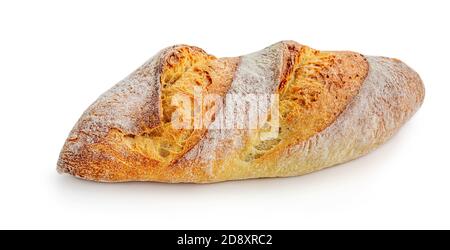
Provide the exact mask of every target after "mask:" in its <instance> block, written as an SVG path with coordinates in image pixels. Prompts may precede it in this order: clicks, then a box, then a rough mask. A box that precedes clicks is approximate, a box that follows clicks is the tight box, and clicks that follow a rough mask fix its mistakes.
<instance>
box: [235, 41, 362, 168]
mask: <svg viewBox="0 0 450 250" xmlns="http://www.w3.org/2000/svg"><path fill="white" fill-rule="evenodd" d="M367 72H368V64H367V61H366V59H365V58H364V56H362V55H359V54H356V53H350V52H321V51H318V50H314V49H311V48H309V47H307V46H302V45H298V44H287V45H286V55H285V67H284V72H283V73H284V74H282V79H281V81H280V83H279V86H278V94H279V109H280V112H279V115H280V117H279V120H280V128H279V137H278V138H275V139H272V140H262V139H261V136H260V134H261V133H262V132H264V130H259V131H257V132H256V133H255V134H254V136H253V137H252V138H251V139H250V140H249V141H248V143H247V145H246V146H245V147H244V149H243V150H242V152H241V159H242V160H243V161H245V162H251V161H254V160H261V161H263V160H264V159H265V157H270V155H272V154H276V152H278V151H280V150H283V149H285V148H289V145H295V144H297V143H299V142H301V141H305V140H307V139H308V138H310V137H311V136H313V135H315V134H317V133H318V132H320V131H322V130H324V129H325V128H327V127H328V126H330V124H331V123H333V122H334V121H335V119H336V118H337V117H338V116H339V114H341V113H342V111H344V110H345V108H346V107H347V105H348V103H349V102H350V100H351V99H352V97H354V96H355V95H356V94H357V92H358V90H359V89H360V87H361V84H362V83H363V81H364V79H365V78H366V76H367Z"/></svg>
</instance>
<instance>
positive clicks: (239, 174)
mask: <svg viewBox="0 0 450 250" xmlns="http://www.w3.org/2000/svg"><path fill="white" fill-rule="evenodd" d="M181 48H192V49H195V50H201V49H199V48H196V47H191V46H187V45H177V46H173V47H169V48H166V49H164V50H162V51H161V52H159V53H158V54H157V55H156V56H155V57H153V58H152V59H150V60H149V61H148V62H146V63H145V64H144V65H143V66H141V67H140V68H139V69H138V70H136V71H135V72H134V73H132V74H131V75H130V76H128V77H127V78H125V79H124V80H122V81H121V82H120V83H118V84H117V85H116V86H114V87H113V88H112V89H111V90H109V91H108V92H106V93H105V94H103V95H102V96H101V97H100V98H99V99H98V100H97V101H96V102H95V103H94V104H93V105H91V106H90V107H89V108H88V110H87V111H86V112H85V113H84V114H83V116H82V117H81V118H80V120H79V121H78V122H77V124H76V125H75V127H74V129H73V130H72V132H71V133H70V135H69V137H68V139H67V141H66V143H65V145H64V147H63V149H62V152H61V155H60V159H59V161H58V167H57V169H58V171H59V172H60V173H68V174H71V175H73V176H76V177H79V178H83V179H87V180H94V181H101V182H125V181H157V182H170V183H178V182H187V183H211V182H221V181H227V180H237V179H248V178H265V177H285V176H297V175H303V174H306V173H310V172H313V171H317V170H320V169H323V168H326V167H331V166H334V165H336V164H340V163H343V162H346V161H349V160H352V159H355V158H358V157H360V156H362V155H364V154H367V153H369V152H370V151H372V150H373V149H375V148H376V147H378V146H379V145H381V144H382V143H384V142H385V141H386V140H388V139H389V138H390V137H391V136H392V135H393V134H394V133H395V132H396V131H397V130H398V129H399V128H400V127H401V126H402V125H403V124H404V123H405V122H406V121H407V120H408V119H409V118H410V117H411V116H412V115H413V114H414V113H415V112H416V110H417V109H418V108H419V107H420V105H421V104H422V102H423V99H424V87H423V83H422V81H421V79H420V77H419V75H418V74H417V73H416V72H414V71H413V70H412V69H411V68H409V67H408V66H407V65H406V64H404V63H402V62H400V61H399V60H396V59H389V58H384V57H367V56H362V55H360V54H357V53H353V52H330V54H331V55H332V56H333V64H332V65H331V66H326V67H323V69H322V70H321V71H318V73H317V77H319V78H320V79H322V78H323V79H322V80H320V81H321V82H322V83H323V84H324V85H323V86H327V88H329V89H332V90H329V91H331V92H330V93H334V94H335V95H336V100H335V101H333V100H331V99H330V100H328V99H323V100H319V101H317V103H319V104H314V103H313V104H312V105H324V109H323V110H324V111H323V112H322V111H321V112H319V113H318V114H315V115H318V116H319V118H320V117H322V116H323V117H324V118H323V119H324V120H323V121H324V122H321V123H317V125H316V124H313V125H311V126H313V127H312V128H313V129H315V130H314V131H315V132H314V133H313V134H311V133H307V132H305V133H304V135H302V136H301V134H302V133H303V131H301V130H299V131H300V132H302V133H296V135H295V136H290V137H296V139H295V138H294V139H292V140H289V141H287V140H284V141H283V142H282V143H280V145H279V146H277V147H275V148H274V149H273V150H271V151H270V152H267V154H265V155H264V156H263V157H261V158H260V159H255V160H251V161H249V162H246V161H245V160H243V158H242V154H244V152H246V151H245V145H248V143H249V140H250V139H251V138H253V137H254V133H257V132H258V131H249V130H213V129H211V128H209V129H205V131H204V133H201V134H200V136H199V137H198V138H197V139H196V140H195V143H192V145H190V146H189V148H188V150H186V151H184V152H183V153H182V154H181V155H180V157H179V158H177V159H176V160H174V161H172V162H170V164H162V163H161V162H160V161H158V160H155V159H153V158H152V157H149V156H148V155H145V154H143V153H142V152H139V151H138V150H136V149H135V148H133V147H130V145H129V144H127V141H126V140H127V136H131V137H134V136H139V135H142V134H144V133H146V132H148V131H149V130H150V129H153V128H156V127H157V126H159V125H160V124H161V122H162V121H161V119H162V117H163V114H162V112H163V107H162V104H161V97H162V96H161V95H162V94H161V93H162V92H161V79H160V78H161V73H162V71H163V69H164V68H165V67H167V63H168V60H169V59H170V57H171V56H172V55H173V54H174V53H177V51H178V50H179V49H181ZM303 48H307V47H305V46H303V45H300V44H298V43H296V42H293V41H284V42H280V43H277V44H274V45H272V46H270V47H268V48H266V49H264V50H262V51H259V52H256V53H253V54H250V55H247V56H243V57H240V58H225V59H217V60H220V61H218V62H219V63H220V65H221V66H220V67H221V68H220V69H218V71H219V72H223V74H221V75H220V76H218V77H217V79H215V80H214V81H215V82H219V83H221V84H220V85H221V86H226V87H225V88H224V89H222V92H224V93H223V94H225V92H226V93H241V94H250V93H253V94H255V93H256V94H267V95H269V94H272V93H275V92H277V91H279V89H280V88H284V84H286V82H287V80H286V79H288V78H289V77H290V75H292V74H293V72H292V71H293V69H294V68H295V55H297V54H298V53H300V52H299V51H302V49H303ZM202 53H204V52H203V51H202ZM318 53H319V52H318ZM333 65H334V66H333ZM325 71H326V72H327V73H326V75H327V76H325V75H323V74H324V72H325ZM356 75H357V76H358V77H357V78H353V79H352V77H354V76H356ZM327 77H328V78H327ZM330 77H331V79H329V78H330ZM334 78H335V79H334ZM327 79H328V80H327ZM333 79H334V80H333ZM280 86H281V87H280ZM224 90H226V91H224ZM219 92H220V91H219ZM322 96H326V95H325V94H322V95H319V98H321V97H322ZM314 100H316V98H314ZM303 103H304V102H303ZM333 107H334V108H333ZM223 108H224V107H223ZM311 108H312V109H313V110H318V106H317V107H316V106H311ZM329 110H332V112H331V111H330V114H328V113H327V112H328V111H329ZM243 112H245V111H243ZM302 112H305V114H306V115H308V114H310V113H308V112H309V111H308V110H307V108H304V109H302ZM221 114H223V113H218V114H217V116H218V117H217V118H216V120H215V122H219V121H221V120H222V119H225V117H220V116H221ZM310 116H311V115H310ZM310 116H305V117H306V118H308V117H310ZM325 118H326V119H325ZM321 119H322V118H321ZM316 120H317V119H316ZM211 126H214V122H213V123H212V124H211Z"/></svg>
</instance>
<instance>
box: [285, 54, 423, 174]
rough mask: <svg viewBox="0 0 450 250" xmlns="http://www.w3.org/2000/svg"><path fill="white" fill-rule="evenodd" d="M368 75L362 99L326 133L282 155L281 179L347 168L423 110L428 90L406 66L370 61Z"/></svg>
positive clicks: (356, 100)
mask: <svg viewBox="0 0 450 250" xmlns="http://www.w3.org/2000/svg"><path fill="white" fill-rule="evenodd" d="M366 58H367V59H368V62H369V73H368V76H367V78H366V80H365V81H364V83H363V85H362V87H361V90H360V92H359V94H358V95H357V96H356V97H355V98H354V100H353V101H352V103H350V104H349V106H348V108H347V109H346V110H345V111H344V113H342V115H341V116H340V117H338V119H337V120H336V122H335V123H333V124H332V125H331V126H330V127H328V128H327V129H326V130H324V131H323V132H321V133H319V134H317V135H316V136H314V137H312V138H311V139H309V140H308V141H306V142H304V143H302V144H300V145H297V146H294V147H292V148H290V149H288V150H286V151H285V152H284V154H283V155H282V156H281V157H280V159H279V161H278V162H277V165H278V166H279V175H280V176H289V175H299V174H305V173H309V172H313V171H316V170H319V169H322V168H326V167H330V166H333V165H336V164H339V163H344V162H346V161H350V160H352V159H355V158H358V157H360V156H362V155H364V154H367V153H369V152H370V151H372V150H374V149H375V148H376V147H378V146H379V145H381V144H382V143H384V142H385V141H386V140H388V139H389V138H390V137H391V136H392V135H393V134H394V133H395V132H396V131H397V130H398V129H399V128H400V127H401V126H402V125H403V124H404V123H405V122H406V121H407V120H408V119H409V118H410V117H411V116H412V115H413V114H414V113H415V112H416V111H417V109H418V108H419V107H420V105H421V104H422V102H423V98H424V88H423V85H422V81H421V79H420V77H419V76H418V75H417V73H415V72H414V71H413V70H412V69H410V68H409V67H408V66H407V65H406V64H404V63H402V62H400V61H398V60H395V59H388V58H384V57H366Z"/></svg>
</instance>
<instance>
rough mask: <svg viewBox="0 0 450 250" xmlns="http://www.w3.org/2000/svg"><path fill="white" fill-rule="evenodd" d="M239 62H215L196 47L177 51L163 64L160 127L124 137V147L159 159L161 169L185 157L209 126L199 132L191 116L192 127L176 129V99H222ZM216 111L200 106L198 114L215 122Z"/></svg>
mask: <svg viewBox="0 0 450 250" xmlns="http://www.w3.org/2000/svg"><path fill="white" fill-rule="evenodd" d="M237 62H238V59H216V58H215V57H214V56H211V55H208V54H207V53H206V52H204V51H203V50H202V49H199V48H197V47H191V46H182V47H180V48H178V49H176V50H175V51H174V52H173V53H171V54H170V55H168V56H167V57H166V59H165V61H164V62H163V65H162V66H163V67H162V71H161V76H160V83H161V107H162V115H161V123H160V125H159V126H157V127H156V128H152V129H149V130H148V131H146V132H145V133H143V134H140V135H124V136H123V138H124V141H125V144H126V145H127V146H128V147H129V148H131V149H133V150H134V151H136V152H138V153H139V154H141V155H143V156H145V157H146V158H150V159H152V160H156V161H157V162H159V163H160V165H161V166H167V165H170V164H171V163H172V162H174V161H176V160H177V159H178V158H180V157H181V156H183V155H184V154H185V153H186V152H187V151H188V150H190V149H191V148H192V147H193V146H194V145H195V144H197V143H198V141H199V140H200V139H201V138H202V137H203V135H204V134H205V133H206V126H203V127H202V128H200V129H196V128H195V127H194V125H195V123H196V122H198V121H195V120H194V117H195V116H194V115H193V114H192V116H190V117H191V118H192V119H190V120H189V121H187V123H188V124H190V125H192V126H186V127H177V126H174V124H177V123H176V122H173V120H172V119H173V117H174V115H175V117H176V114H174V112H176V110H177V106H176V105H174V104H176V103H177V100H176V99H175V98H176V97H179V96H183V97H184V98H185V104H186V103H188V102H189V103H194V102H195V99H194V97H195V95H196V93H195V91H199V92H201V94H203V95H213V96H223V95H224V94H225V93H226V91H227V90H228V88H229V86H230V84H231V81H232V76H233V74H234V71H235V70H236V67H237ZM197 94H198V93H197ZM178 101H179V100H178ZM182 105H183V104H182ZM213 108H214V106H208V105H200V110H196V112H200V114H201V115H202V116H205V114H206V115H208V116H209V117H211V119H214V110H213V111H211V109H213ZM191 110H192V112H194V111H193V109H191Z"/></svg>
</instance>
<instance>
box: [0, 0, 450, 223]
mask: <svg viewBox="0 0 450 250" xmlns="http://www.w3.org/2000/svg"><path fill="white" fill-rule="evenodd" d="M449 10H450V8H449V1H422V2H420V1H411V0H409V1H392V0H388V1H381V0H378V1H318V0H314V1H282V0H276V1H271V2H269V1H261V0H259V1H243V0H239V1H233V0H228V1H223V2H219V1H159V2H157V1H129V0H127V1H112V0H107V1H80V0H78V1H46V0H44V1H21V0H17V1H1V2H0V84H1V85H0V86H1V88H0V110H1V116H0V117H1V118H0V119H1V120H0V131H1V133H2V135H1V139H0V156H1V158H0V178H1V179H0V228H13V229H14V228H30V229H41V228H44V229H49V228H66V229H69V228H96V229H99V228H104V229H113V228H114V229H115V228H126V229H131V228H147V229H310V228H311V229H322V228H328V229H359V228H361V229H371V228H375V229H381V228H390V229H418V228H447V229H449V228H450V215H449V211H450V200H449V199H450V194H449V191H450V164H449V155H450V153H449V152H448V150H449V144H448V143H449V141H450V137H449V131H450V128H449V126H448V125H449V118H448V115H449V112H448V107H449V100H450V97H449V92H450V82H449V73H450V69H449V66H450V52H449V51H450V48H449V44H450V37H449V34H450V33H449V32H448V24H449V23H450V15H449V14H448V13H449ZM288 39H289V40H296V41H298V42H300V43H303V44H306V45H310V46H312V47H314V48H317V49H323V50H353V51H358V52H361V53H363V54H367V55H384V56H390V57H396V58H400V59H402V60H403V61H405V62H406V63H408V64H409V65H410V66H411V67H413V68H414V69H415V70H417V71H418V72H419V73H420V75H421V76H422V78H423V80H424V82H425V86H426V99H425V103H424V105H423V106H422V108H421V109H420V111H419V112H418V113H417V114H416V115H415V116H414V117H413V118H412V119H411V120H410V121H409V122H408V123H407V124H406V125H405V126H404V127H403V129H402V130H401V131H400V132H399V133H398V134H397V135H396V136H395V137H394V138H393V139H392V140H390V141H389V142H388V143H387V144H385V145H384V146H382V147H381V148H379V149H378V150H376V151H375V152H373V153H371V154H370V155H368V156H366V157H363V158H361V159H358V160H355V161H353V162H350V163H348V164H344V165H341V166H339V167H334V168H331V169H328V170H324V171H321V172H318V173H314V174H310V175H307V176H303V177H294V178H286V179H266V180H250V181H240V182H227V183H222V184H213V185H169V184H156V183H129V184H97V183H92V182H87V181H81V180H77V179H75V178H72V177H70V176H61V175H58V174H57V173H56V171H55V167H56V161H57V159H58V155H59V151H60V149H61V147H62V145H63V143H64V141H65V139H66V136H67V135H68V133H69V131H70V130H71V128H72V126H73V125H74V123H75V122H76V120H77V119H78V118H79V116H80V115H81V113H82V112H83V111H84V110H85V108H87V106H88V105H89V104H91V103H92V102H93V101H94V100H95V99H96V98H97V97H98V96H99V95H100V94H101V93H103V92H104V91H105V90H107V89H109V88H110V87H111V86H112V85H114V84H115V83H116V82H118V81H119V80H121V79H122V78H124V77H125V76H127V75H128V74H129V73H130V72H132V71H133V70H134V69H136V68H137V67H138V66H140V65H141V64H142V63H143V62H144V61H146V60H147V59H148V58H150V57H151V56H153V55H154V54H155V53H156V52H157V51H159V50H160V49H162V48H164V47H167V46H170V45H173V44H177V43H186V44H191V45H197V46H200V47H202V48H203V49H205V50H206V51H207V52H209V53H211V54H214V55H216V56H237V55H242V54H246V53H250V52H253V51H256V50H259V49H262V48H264V47H266V46H268V45H270V44H272V43H275V42H278V41H280V40H288Z"/></svg>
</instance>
